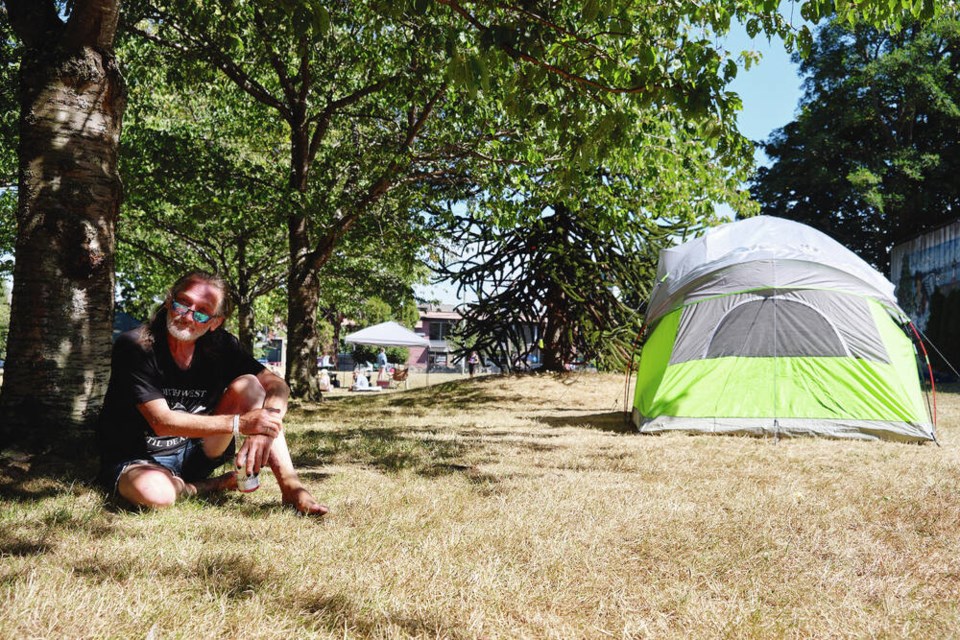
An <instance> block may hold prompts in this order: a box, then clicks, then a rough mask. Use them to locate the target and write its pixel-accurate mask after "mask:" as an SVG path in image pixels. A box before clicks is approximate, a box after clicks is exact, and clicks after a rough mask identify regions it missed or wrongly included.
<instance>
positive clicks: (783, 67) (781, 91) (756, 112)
mask: <svg viewBox="0 0 960 640" xmlns="http://www.w3.org/2000/svg"><path fill="white" fill-rule="evenodd" d="M727 48H728V50H730V51H731V52H740V51H742V50H744V49H748V50H753V51H758V52H759V53H760V54H761V55H762V56H763V58H762V59H761V60H760V62H759V64H756V65H754V66H753V67H751V68H750V70H749V71H744V70H742V69H741V70H740V73H739V74H737V78H736V80H734V81H733V82H732V83H731V84H730V88H731V89H732V90H733V91H736V92H737V93H738V94H740V98H741V99H742V100H743V111H741V112H740V117H739V120H738V124H739V127H740V131H741V132H742V133H743V134H744V135H745V136H747V137H748V138H750V139H751V140H754V141H760V140H765V139H766V138H767V137H769V135H770V133H771V132H773V130H774V129H778V128H780V127H782V126H784V125H785V124H787V123H788V122H790V121H791V120H793V117H794V115H795V114H796V109H797V103H798V102H799V100H800V95H801V90H800V76H799V75H798V72H799V68H798V66H797V65H795V64H793V63H792V62H791V61H790V55H789V54H788V53H787V52H786V51H785V50H784V48H783V44H782V43H781V42H780V41H779V40H775V41H774V42H772V43H770V42H768V41H767V39H766V37H764V36H758V37H756V38H753V39H751V38H749V37H748V36H747V34H746V32H745V31H744V30H743V29H742V28H737V29H734V30H733V32H732V33H731V35H730V37H729V38H728V39H727ZM757 161H758V162H760V161H761V158H759V157H758V158H757Z"/></svg>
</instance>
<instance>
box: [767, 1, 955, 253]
mask: <svg viewBox="0 0 960 640" xmlns="http://www.w3.org/2000/svg"><path fill="white" fill-rule="evenodd" d="M800 71H801V73H802V74H803V75H804V77H805V80H804V94H803V97H802V99H801V102H800V115H799V116H798V117H797V119H796V120H795V121H794V122H791V123H790V124H788V125H787V126H786V127H784V128H782V129H780V130H778V131H776V132H775V133H774V134H773V136H771V138H770V139H769V140H768V141H767V142H766V143H765V144H764V145H763V148H764V150H765V151H766V153H767V155H768V156H769V157H770V159H771V161H772V164H771V165H770V166H769V167H763V168H761V169H760V170H759V171H758V172H757V175H756V177H755V178H754V180H753V183H752V186H751V191H752V193H753V195H754V197H755V198H756V199H757V200H758V201H759V202H760V203H761V205H762V210H763V212H764V213H768V214H771V215H778V216H783V217H787V218H791V219H794V220H799V221H801V222H805V223H807V224H810V225H812V226H814V227H817V228H819V229H821V230H823V231H825V232H826V233H828V234H829V235H831V236H832V237H834V238H836V239H837V240H839V241H840V242H842V243H843V244H845V245H847V246H848V247H850V248H851V249H853V250H855V251H856V252H857V253H859V254H860V255H861V256H862V257H863V258H864V259H866V260H867V261H868V262H870V263H871V264H873V265H874V266H875V267H877V268H878V269H880V270H881V271H883V272H887V271H889V264H890V262H889V261H890V258H889V251H890V247H891V246H893V245H894V244H896V243H897V242H900V241H902V240H905V239H907V238H909V237H911V236H913V235H916V234H918V233H921V232H923V231H925V230H928V229H931V228H934V227H936V226H939V225H941V224H943V223H944V222H947V221H949V220H952V219H954V218H956V216H957V214H958V211H960V182H958V181H957V179H956V176H957V174H958V173H960V22H958V21H957V19H956V16H954V17H951V18H948V17H944V18H942V19H941V20H939V21H936V22H933V23H930V24H927V25H920V24H908V25H906V26H905V27H904V28H903V29H901V30H898V31H896V32H888V31H882V30H877V29H875V28H872V27H868V26H858V27H855V28H852V29H850V28H847V27H846V26H843V25H840V24H837V23H834V24H830V25H827V26H825V27H823V28H822V29H820V31H819V32H818V34H817V39H816V43H815V45H814V46H813V48H812V50H811V52H810V55H809V56H808V57H807V58H806V59H804V60H803V61H802V62H801V65H800Z"/></svg>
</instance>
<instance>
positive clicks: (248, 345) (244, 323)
mask: <svg viewBox="0 0 960 640" xmlns="http://www.w3.org/2000/svg"><path fill="white" fill-rule="evenodd" d="M255 323H256V317H255V314H254V312H253V300H251V299H249V298H246V297H244V298H241V299H240V302H238V303H237V339H238V340H239V341H240V346H241V347H243V348H244V349H246V350H247V352H248V353H253V339H254V337H256V334H257V331H256V326H255Z"/></svg>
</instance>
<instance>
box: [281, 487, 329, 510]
mask: <svg viewBox="0 0 960 640" xmlns="http://www.w3.org/2000/svg"><path fill="white" fill-rule="evenodd" d="M283 504H289V505H290V506H292V507H293V508H295V509H296V510H297V511H299V512H300V514H301V515H305V516H322V515H324V514H326V513H327V512H328V511H330V509H329V507H327V505H325V504H320V503H319V502H317V501H316V499H315V498H314V497H313V496H312V495H310V492H309V491H307V490H306V489H304V488H303V487H300V488H299V489H291V490H290V491H285V492H283Z"/></svg>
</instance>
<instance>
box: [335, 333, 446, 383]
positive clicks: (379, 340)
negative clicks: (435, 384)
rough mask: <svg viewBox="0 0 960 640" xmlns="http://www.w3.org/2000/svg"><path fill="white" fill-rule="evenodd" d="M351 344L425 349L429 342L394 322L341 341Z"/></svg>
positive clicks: (428, 369)
mask: <svg viewBox="0 0 960 640" xmlns="http://www.w3.org/2000/svg"><path fill="white" fill-rule="evenodd" d="M343 341H344V342H351V343H353V344H371V345H375V346H378V347H426V348H427V351H428V352H429V350H430V341H429V340H428V339H426V338H424V337H423V336H418V335H417V334H415V333H414V332H413V331H410V329H407V328H406V327H404V326H403V325H401V324H398V323H396V322H394V321H392V320H391V321H389V322H381V323H380V324H375V325H373V326H372V327H367V328H366V329H361V330H360V331H355V332H353V333H351V334H350V335H348V336H347V337H346V338H344V339H343ZM427 386H430V356H429V354H428V355H427Z"/></svg>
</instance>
